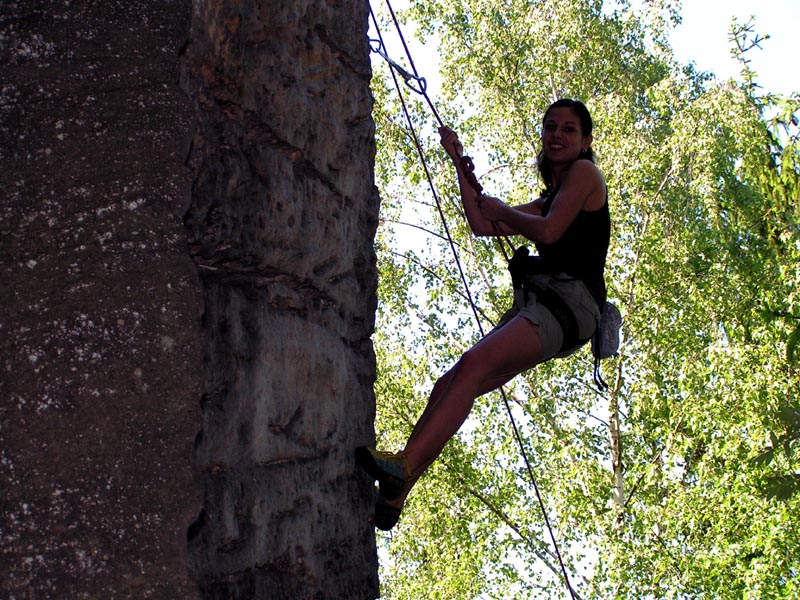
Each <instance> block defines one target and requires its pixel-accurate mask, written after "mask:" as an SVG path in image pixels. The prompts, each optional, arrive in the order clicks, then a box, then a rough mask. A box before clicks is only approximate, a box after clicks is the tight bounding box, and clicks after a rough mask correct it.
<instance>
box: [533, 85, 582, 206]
mask: <svg viewBox="0 0 800 600" xmlns="http://www.w3.org/2000/svg"><path fill="white" fill-rule="evenodd" d="M563 107H567V108H569V109H571V110H572V112H573V113H575V116H576V117H578V120H579V121H580V124H581V135H583V136H587V135H591V134H592V128H593V126H594V125H593V123H592V115H590V114H589V109H588V108H586V105H585V104H584V103H583V102H581V101H580V100H572V99H571V98H561V99H560V100H556V101H555V102H553V103H552V104H551V105H550V106H548V107H547V110H546V111H544V117H542V127H544V124H545V122H546V121H547V115H549V114H550V111H551V110H553V109H554V108H563ZM578 158H585V159H588V160H590V161H592V162H594V151H593V150H592V147H591V146H589V147H588V148H587V149H586V150H585V151H584V150H581V153H580V155H579V156H578ZM536 162H537V165H538V167H539V173H540V174H541V176H542V181H544V185H545V193H547V192H551V191H553V190H552V187H553V178H552V174H551V173H550V161H548V160H547V158H545V156H544V148H542V149H541V150H540V151H539V154H538V156H537V157H536Z"/></svg>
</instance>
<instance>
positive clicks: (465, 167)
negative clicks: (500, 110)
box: [369, 0, 575, 600]
mask: <svg viewBox="0 0 800 600" xmlns="http://www.w3.org/2000/svg"><path fill="white" fill-rule="evenodd" d="M386 5H387V7H388V9H389V13H390V15H391V17H392V21H393V22H394V25H395V28H396V30H397V33H398V36H399V38H400V40H401V42H402V44H403V48H404V49H405V53H406V57H407V58H408V63H409V65H410V66H411V70H412V71H413V74H412V73H411V72H409V71H407V70H406V69H404V68H402V67H400V65H398V64H397V63H396V62H395V61H394V60H391V59H390V58H389V57H388V53H387V52H386V50H385V48H386V46H385V44H384V42H383V35H382V34H381V31H380V26H379V25H378V20H377V18H376V17H375V13H374V12H373V10H372V5H371V4H370V9H369V10H370V15H371V17H372V22H373V24H374V26H375V31H376V32H377V33H378V39H377V40H370V46H371V47H372V48H373V50H374V51H375V52H376V53H377V54H379V55H380V56H381V57H382V58H384V59H385V60H386V61H387V64H389V66H390V67H391V68H390V72H391V75H392V80H393V81H394V85H395V89H396V90H397V95H398V97H399V99H400V104H401V106H402V109H403V112H404V114H405V117H406V121H407V123H408V127H409V130H410V132H411V136H412V139H413V141H414V145H415V146H416V149H417V153H418V154H419V157H420V161H421V163H422V167H423V169H424V171H425V176H426V178H427V180H428V185H429V187H430V189H431V193H432V195H433V198H434V201H435V204H436V208H437V211H438V213H439V217H440V219H441V222H442V226H443V228H444V231H445V234H446V236H447V239H448V241H449V244H450V249H451V251H452V253H453V257H454V259H455V262H456V266H457V267H458V272H459V275H460V278H461V282H462V284H463V286H464V290H465V293H466V296H467V299H468V301H469V303H470V306H471V308H472V312H473V314H474V316H475V320H476V323H477V325H478V330H479V331H480V333H481V336H484V335H485V334H484V330H483V325H482V323H481V319H480V317H479V315H478V309H477V306H476V304H475V302H474V300H473V298H472V293H471V292H470V289H469V285H468V283H467V279H466V275H465V274H464V270H463V268H462V266H461V261H460V259H459V257H458V252H457V251H456V247H455V243H454V241H453V238H452V236H451V235H450V230H449V227H448V225H447V220H446V218H445V215H444V211H443V209H442V206H441V201H440V199H439V194H438V193H437V191H436V187H435V186H434V184H433V178H432V177H431V174H430V171H429V169H428V164H427V161H426V159H425V154H424V152H423V151H422V146H421V144H420V142H419V138H418V137H417V133H416V130H415V128H414V125H413V121H412V119H411V116H410V114H409V112H408V108H407V106H406V102H405V99H404V97H403V94H402V92H401V89H400V84H399V82H398V79H397V75H396V73H398V74H400V76H401V77H402V78H403V80H404V81H405V83H406V85H407V86H408V87H409V89H411V90H412V91H414V92H415V93H417V94H419V95H421V96H423V97H424V98H425V100H426V102H427V103H428V106H429V107H430V109H431V112H432V114H433V116H434V117H435V119H436V120H437V122H438V124H439V127H444V122H443V121H442V119H441V117H439V113H438V112H437V111H436V108H435V106H434V105H433V102H432V101H431V99H430V97H429V96H428V93H427V84H426V82H425V78H424V77H421V76H420V75H419V72H418V71H417V68H416V66H415V65H414V60H413V58H412V56H411V52H410V51H409V49H408V45H407V44H406V40H405V37H404V36H403V32H402V29H401V27H400V23H399V22H398V20H397V16H396V14H395V12H394V9H393V8H392V5H391V1H390V0H386ZM461 167H462V171H463V173H464V175H465V177H466V179H467V181H468V182H469V184H470V186H471V187H472V188H473V190H475V193H476V195H477V199H478V201H479V202H480V198H481V196H482V195H483V186H482V185H481V184H480V182H479V181H478V179H477V177H476V176H475V165H474V163H473V161H472V159H471V158H470V157H469V156H466V155H465V156H462V157H461ZM493 225H494V227H495V228H496V231H497V234H498V236H497V237H496V238H495V239H497V240H498V243H499V245H500V248H501V251H502V253H503V256H504V257H505V258H506V261H509V262H510V259H509V255H508V253H507V252H506V249H505V246H504V237H505V236H503V235H502V234H501V231H500V226H499V224H498V223H496V222H495V223H493ZM505 243H506V244H508V246H509V247H510V249H511V254H515V249H514V246H513V245H512V244H511V241H510V240H509V239H508V238H507V237H505ZM570 312H571V311H570ZM572 318H573V319H574V316H573V317H572ZM500 394H501V396H502V398H503V402H504V404H505V407H506V412H507V413H508V417H509V420H510V421H511V426H512V429H513V431H514V437H515V439H516V441H517V444H518V446H519V449H520V453H521V455H522V458H523V461H524V463H525V467H526V470H527V472H528V476H529V478H530V480H531V483H532V485H533V489H534V492H535V494H536V499H537V501H538V503H539V508H540V509H541V512H542V516H543V518H544V522H545V526H546V527H547V531H548V533H549V535H550V540H551V542H552V544H553V549H554V552H555V555H556V558H557V559H558V564H559V566H560V568H561V573H562V575H563V577H564V583H565V585H566V587H567V591H568V592H569V595H570V598H572V600H575V593H574V591H573V589H572V584H571V583H570V579H569V575H568V574H567V569H566V567H565V566H564V561H563V559H562V558H561V552H560V550H559V547H558V543H557V542H556V538H555V534H554V533H553V528H552V526H551V524H550V519H549V517H548V515H547V509H546V507H545V505H544V500H543V499H542V496H541V493H540V492H539V486H538V484H537V482H536V477H535V475H534V473H533V469H532V467H531V463H530V460H529V459H528V453H527V451H526V450H525V445H524V444H523V442H522V436H521V435H520V432H519V428H518V426H517V422H516V419H515V418H514V415H513V413H512V411H511V403H510V402H509V400H508V396H507V395H506V392H505V390H504V389H503V388H502V387H500Z"/></svg>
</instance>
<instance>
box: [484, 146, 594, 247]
mask: <svg viewBox="0 0 800 600" xmlns="http://www.w3.org/2000/svg"><path fill="white" fill-rule="evenodd" d="M605 196H606V187H605V181H604V180H603V176H602V174H601V173H600V170H599V169H598V168H597V167H596V166H595V164H594V163H592V162H591V161H588V160H578V161H575V162H574V163H572V165H570V168H569V169H568V170H567V171H566V172H565V173H564V180H563V182H562V183H561V187H560V188H559V190H558V193H557V194H556V197H555V198H554V199H553V204H552V206H551V207H550V211H549V212H548V213H547V216H546V217H543V216H541V206H540V205H538V201H534V202H532V203H530V204H525V205H522V206H519V207H513V206H509V205H507V204H505V203H504V202H502V201H501V200H499V199H497V198H492V197H490V196H484V197H483V198H482V202H481V206H480V212H481V216H482V217H483V218H484V220H487V221H489V222H490V223H491V221H499V222H500V223H501V224H502V227H501V229H502V230H504V231H506V232H508V233H511V234H519V235H523V236H525V237H526V238H528V239H529V240H531V241H532V242H538V243H542V244H552V243H553V242H556V241H557V240H558V239H559V238H560V237H561V236H562V235H563V234H564V232H565V231H566V230H567V228H568V227H569V226H570V225H571V224H572V222H573V221H574V220H575V217H577V216H578V213H579V212H580V211H581V210H596V209H599V208H601V207H602V206H603V203H604V202H605ZM537 212H538V214H537Z"/></svg>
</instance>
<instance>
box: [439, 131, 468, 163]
mask: <svg viewBox="0 0 800 600" xmlns="http://www.w3.org/2000/svg"><path fill="white" fill-rule="evenodd" d="M439 135H440V136H441V137H442V139H441V144H442V147H443V148H444V149H445V151H447V154H448V155H449V156H450V158H451V159H453V161H454V162H455V163H456V164H458V161H460V160H461V157H462V156H463V155H464V146H463V145H462V144H461V141H460V140H459V139H458V136H457V135H456V132H455V131H453V130H452V129H450V128H449V127H440V128H439Z"/></svg>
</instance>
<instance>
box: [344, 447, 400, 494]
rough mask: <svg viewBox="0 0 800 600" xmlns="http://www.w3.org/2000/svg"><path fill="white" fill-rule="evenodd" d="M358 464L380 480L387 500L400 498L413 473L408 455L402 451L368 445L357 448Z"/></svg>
mask: <svg viewBox="0 0 800 600" xmlns="http://www.w3.org/2000/svg"><path fill="white" fill-rule="evenodd" d="M356 464H358V465H359V466H360V467H361V468H362V469H364V470H365V471H366V472H367V473H369V474H370V475H372V477H374V478H375V479H377V480H378V483H379V484H380V489H381V495H382V496H383V497H384V498H386V499H387V500H394V499H395V498H399V497H400V496H401V495H402V494H403V491H404V490H405V487H406V484H407V483H408V480H409V479H411V473H410V471H409V469H408V461H407V460H406V455H405V454H404V453H402V452H398V453H397V454H392V453H391V452H380V451H379V450H374V449H372V448H367V447H366V446H359V447H358V448H356Z"/></svg>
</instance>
